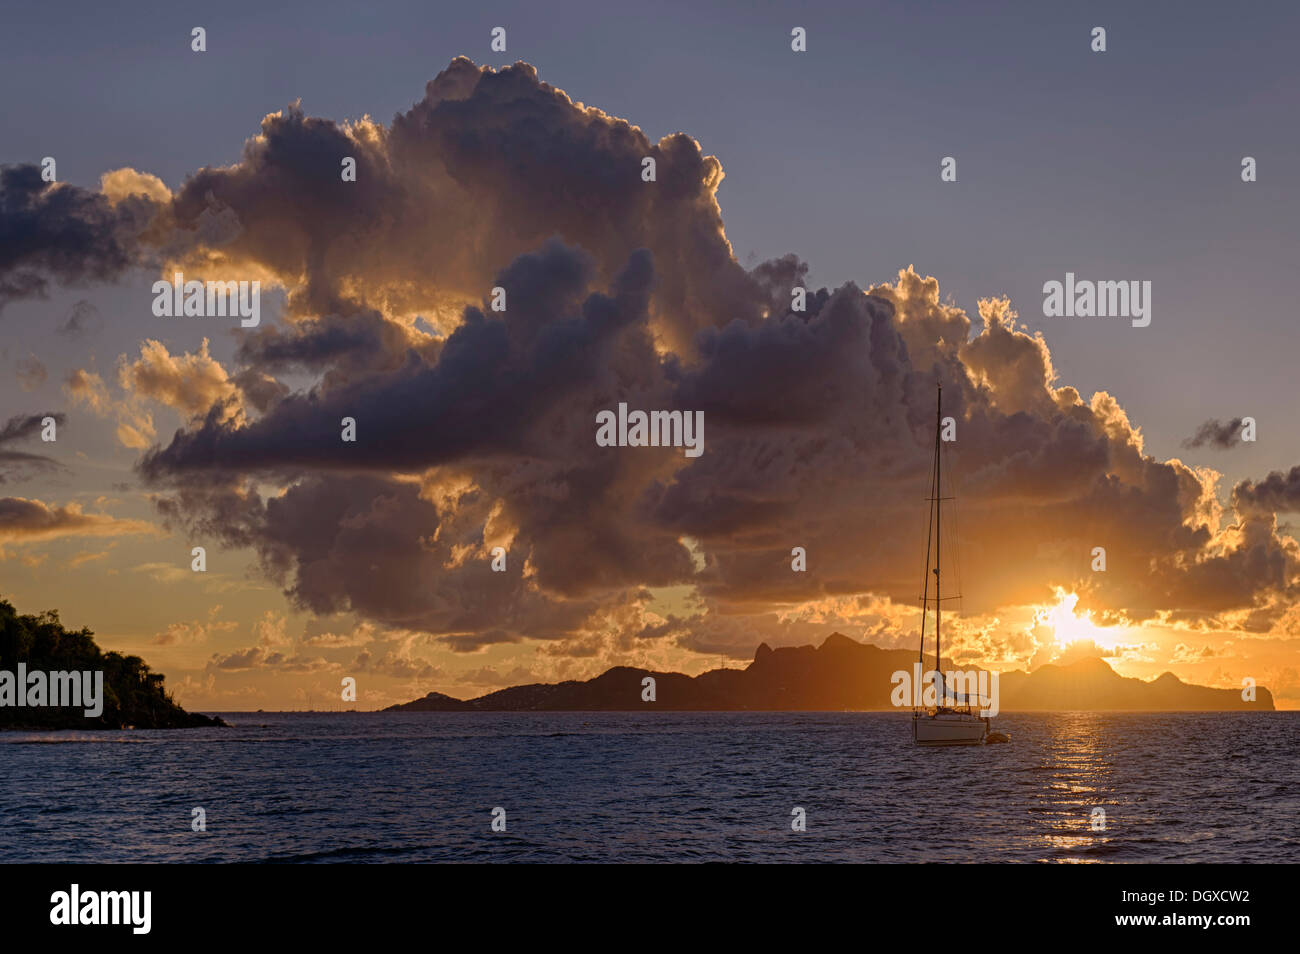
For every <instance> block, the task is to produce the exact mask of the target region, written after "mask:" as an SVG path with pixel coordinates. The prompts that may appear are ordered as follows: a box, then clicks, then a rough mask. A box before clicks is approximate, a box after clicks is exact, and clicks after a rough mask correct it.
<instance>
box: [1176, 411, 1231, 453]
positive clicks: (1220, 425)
mask: <svg viewBox="0 0 1300 954" xmlns="http://www.w3.org/2000/svg"><path fill="white" fill-rule="evenodd" d="M1241 425H1242V419H1241V418H1239V417H1234V418H1233V419H1232V420H1230V421H1227V422H1220V421H1219V420H1217V419H1216V418H1211V419H1210V420H1208V421H1206V422H1205V423H1203V424H1202V425H1201V426H1200V427H1198V428H1197V429H1196V433H1195V434H1193V435H1192V436H1191V437H1189V438H1187V439H1186V440H1185V441H1183V446H1184V447H1186V448H1188V449H1189V450H1190V449H1192V448H1196V447H1205V446H1206V445H1209V446H1210V447H1219V448H1223V449H1225V450H1226V449H1227V448H1229V447H1235V446H1237V445H1238V444H1239V443H1241Z"/></svg>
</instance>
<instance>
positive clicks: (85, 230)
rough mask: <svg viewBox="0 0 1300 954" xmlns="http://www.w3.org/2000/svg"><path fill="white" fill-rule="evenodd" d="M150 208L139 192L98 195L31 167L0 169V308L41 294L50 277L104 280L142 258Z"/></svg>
mask: <svg viewBox="0 0 1300 954" xmlns="http://www.w3.org/2000/svg"><path fill="white" fill-rule="evenodd" d="M155 212H156V209H155V205H154V202H153V200H151V199H147V198H145V197H143V196H134V197H129V198H123V199H121V200H120V201H118V202H116V203H114V202H111V201H110V200H109V199H108V198H107V197H106V196H104V195H102V194H100V193H97V192H91V191H88V190H86V189H81V188H78V187H77V186H73V185H67V184H64V183H49V182H44V181H43V180H42V179H41V169H40V167H38V166H35V165H20V166H3V167H0V311H3V309H4V306H5V305H6V304H8V303H9V302H11V301H14V300H16V299H20V298H31V297H42V298H43V297H45V296H46V294H47V293H48V290H49V285H50V282H51V281H55V282H57V283H59V284H62V285H73V286H77V285H84V284H87V283H90V282H103V281H112V280H114V279H116V278H117V277H118V276H120V275H121V274H122V273H123V272H124V271H126V270H127V269H128V268H130V267H131V266H133V265H136V264H138V263H140V262H141V260H142V248H143V247H142V245H141V239H142V236H143V234H144V232H145V230H146V229H147V228H148V226H149V224H150V222H151V220H152V219H153V216H154V214H155Z"/></svg>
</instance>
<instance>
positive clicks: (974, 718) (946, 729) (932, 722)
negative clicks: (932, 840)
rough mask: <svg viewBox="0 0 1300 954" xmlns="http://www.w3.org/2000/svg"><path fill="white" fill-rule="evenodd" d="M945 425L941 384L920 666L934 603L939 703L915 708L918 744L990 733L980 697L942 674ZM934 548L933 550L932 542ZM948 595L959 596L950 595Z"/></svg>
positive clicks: (976, 740) (963, 741)
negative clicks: (971, 695) (958, 687)
mask: <svg viewBox="0 0 1300 954" xmlns="http://www.w3.org/2000/svg"><path fill="white" fill-rule="evenodd" d="M942 427H943V385H942V384H940V385H939V397H938V407H937V410H936V412H935V422H934V466H933V468H932V470H931V473H930V481H931V482H930V527H929V530H928V531H927V533H926V540H925V578H924V581H923V585H922V593H921V648H920V660H921V666H922V667H924V666H925V625H926V617H927V615H928V613H929V609H930V604H931V603H933V604H934V671H935V672H936V673H937V676H936V677H935V696H936V698H935V702H936V705H933V706H928V707H924V708H922V707H919V706H918V707H916V708H914V709H913V710H912V741H913V742H915V743H916V744H917V745H983V744H984V742H985V740H986V737H987V736H988V734H989V720H988V718H987V717H986V716H981V715H980V714H979V709H980V708H982V703H981V700H979V699H978V698H977V699H974V700H972V699H970V698H969V697H967V696H965V695H963V694H961V693H958V692H956V691H954V690H952V689H950V688H949V687H948V684H947V681H946V680H945V679H944V678H943V671H942V670H943V662H942V660H943V657H942V655H941V652H940V646H941V638H942V637H941V633H940V623H941V621H942V616H943V612H942V610H943V597H942V596H941V595H940V587H941V586H942V583H943V578H942V577H941V576H940V574H939V564H940V557H941V556H942V547H941V545H940V535H939V530H940V518H941V516H942V514H941V510H940V504H941V503H942V502H943V501H944V500H945V499H951V497H947V498H945V497H944V496H943V492H942V481H941V478H942V465H941V459H940V458H941V455H940V451H941V450H942V447H943V443H942V437H941V434H942ZM932 543H933V546H934V549H933V551H931V544H932ZM931 552H933V554H934V566H933V568H931V565H930V555H931ZM931 573H933V575H934V596H933V597H931V596H930V576H931ZM948 598H949V599H957V598H958V597H954V596H950V597H948Z"/></svg>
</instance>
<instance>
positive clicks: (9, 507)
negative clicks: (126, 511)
mask: <svg viewBox="0 0 1300 954" xmlns="http://www.w3.org/2000/svg"><path fill="white" fill-rule="evenodd" d="M154 532H156V528H155V527H154V526H153V525H152V524H150V523H146V522H144V521H142V520H123V519H119V518H117V517H112V516H109V515H108V514H97V513H84V512H82V509H81V506H80V505H79V504H76V503H70V504H67V505H65V506H62V507H59V506H53V505H50V504H46V503H44V502H43V501H40V500H32V499H28V498H26V497H0V543H30V542H33V541H37V540H50V539H54V538H56V537H90V536H96V537H103V536H122V535H126V534H134V533H154Z"/></svg>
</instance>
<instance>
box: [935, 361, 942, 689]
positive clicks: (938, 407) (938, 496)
mask: <svg viewBox="0 0 1300 954" xmlns="http://www.w3.org/2000/svg"><path fill="white" fill-rule="evenodd" d="M942 415H943V382H940V383H939V397H938V400H937V402H936V404H935V409H934V497H935V500H934V671H935V672H941V671H942V670H943V654H942V650H941V648H940V645H939V616H940V614H941V613H942V612H943V602H942V600H941V596H942V594H941V593H940V592H939V550H940V547H941V540H942V539H943V537H942V535H941V534H940V532H939V531H940V526H939V524H940V515H941V514H942V513H943V503H942V501H943V476H942V466H943V465H942V463H941V462H940V460H939V432H940V430H941V429H942V427H943V416H942ZM941 702H942V700H941Z"/></svg>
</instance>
